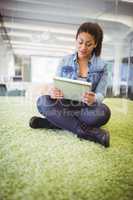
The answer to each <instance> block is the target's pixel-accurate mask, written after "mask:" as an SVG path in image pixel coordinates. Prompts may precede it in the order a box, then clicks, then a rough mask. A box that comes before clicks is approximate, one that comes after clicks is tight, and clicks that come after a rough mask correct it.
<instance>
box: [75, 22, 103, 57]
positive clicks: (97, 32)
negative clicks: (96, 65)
mask: <svg viewBox="0 0 133 200" xmlns="http://www.w3.org/2000/svg"><path fill="white" fill-rule="evenodd" d="M82 32H85V33H89V34H91V35H92V36H93V37H94V40H95V43H96V44H97V46H96V48H95V49H94V50H93V52H92V54H95V55H96V56H100V54H101V50H102V41H103V31H102V29H101V27H100V26H99V24H97V23H91V22H85V23H83V24H81V25H80V27H79V28H78V30H77V34H76V39H77V37H78V35H79V34H80V33H82Z"/></svg>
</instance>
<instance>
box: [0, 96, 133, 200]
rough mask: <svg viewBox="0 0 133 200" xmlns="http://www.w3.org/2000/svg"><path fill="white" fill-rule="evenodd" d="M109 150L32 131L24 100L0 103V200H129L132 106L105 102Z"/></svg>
mask: <svg viewBox="0 0 133 200" xmlns="http://www.w3.org/2000/svg"><path fill="white" fill-rule="evenodd" d="M105 102H106V103H107V104H108V105H109V106H110V108H111V110H112V117H111V120H110V121H109V123H108V124H107V125H106V126H105V127H106V129H108V130H109V131H110V133H111V146H110V148H108V149H105V148H104V147H102V146H101V145H99V144H95V143H93V142H89V141H85V140H84V141H80V140H79V139H78V138H76V137H75V136H73V135H72V134H71V133H69V132H67V131H57V130H56V131H52V130H51V131H50V130H45V129H43V130H32V129H30V128H29V127H28V120H29V118H30V117H31V116H32V115H35V114H37V110H36V107H35V104H34V103H31V102H30V101H29V100H27V99H25V98H24V97H22V98H21V97H1V98H0V200H99V199H100V200H132V199H133V101H130V100H123V99H107V100H106V101H105Z"/></svg>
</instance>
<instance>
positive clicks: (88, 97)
mask: <svg viewBox="0 0 133 200" xmlns="http://www.w3.org/2000/svg"><path fill="white" fill-rule="evenodd" d="M82 101H83V102H84V103H86V104H88V105H91V104H93V103H94V102H95V101H96V95H95V93H94V92H85V93H84V94H83V96H82Z"/></svg>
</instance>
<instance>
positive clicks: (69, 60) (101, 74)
mask: <svg viewBox="0 0 133 200" xmlns="http://www.w3.org/2000/svg"><path fill="white" fill-rule="evenodd" d="M88 68H89V70H88V71H89V72H88V76H87V79H86V81H88V82H91V83H92V91H93V92H95V94H96V102H97V103H101V102H102V101H103V99H104V96H105V95H106V89H107V80H108V73H107V66H106V64H105V63H104V61H103V60H102V59H101V58H100V57H96V56H95V55H93V56H92V58H91V60H90V61H89V62H88ZM78 70H79V65H78V62H77V53H76V52H75V53H73V54H71V55H67V56H65V57H64V58H63V59H62V60H61V62H60V64H59V66H58V68H57V73H56V75H57V76H60V77H65V78H70V79H75V80H76V79H78Z"/></svg>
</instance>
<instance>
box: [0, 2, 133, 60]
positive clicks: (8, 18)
mask: <svg viewBox="0 0 133 200" xmlns="http://www.w3.org/2000/svg"><path fill="white" fill-rule="evenodd" d="M0 13H1V15H2V16H3V20H4V26H5V27H6V30H7V33H8V36H9V38H10V42H11V45H12V48H13V51H14V53H15V54H21V55H39V56H44V55H45V56H63V55H65V54H67V53H69V52H72V51H73V50H74V48H75V34H76V30H77V28H78V26H79V25H80V24H81V23H83V22H85V21H92V22H98V23H99V24H100V25H101V26H102V28H103V30H104V34H105V36H104V45H103V54H104V57H105V58H110V57H111V55H112V46H113V45H115V44H120V43H121V42H122V41H123V39H124V38H126V37H127V35H128V34H130V35H131V32H132V31H133V0H132V1H131V0H130V2H129V0H128V2H127V1H126V0H123V1H122V0H93V1H92V0H0Z"/></svg>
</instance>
